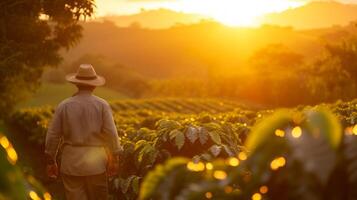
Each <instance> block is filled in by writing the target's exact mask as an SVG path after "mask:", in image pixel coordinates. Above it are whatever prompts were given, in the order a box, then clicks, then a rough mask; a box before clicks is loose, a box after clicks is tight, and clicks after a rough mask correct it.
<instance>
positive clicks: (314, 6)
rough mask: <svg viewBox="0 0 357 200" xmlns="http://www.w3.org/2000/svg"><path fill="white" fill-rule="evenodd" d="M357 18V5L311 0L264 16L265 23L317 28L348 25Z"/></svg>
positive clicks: (299, 27)
mask: <svg viewBox="0 0 357 200" xmlns="http://www.w3.org/2000/svg"><path fill="white" fill-rule="evenodd" d="M356 20H357V5H356V4H343V3H338V2H334V1H329V2H311V3H309V4H306V5H304V6H301V7H297V8H294V9H289V10H286V11H283V12H280V13H273V14H268V15H266V16H264V17H263V18H262V22H263V23H265V24H274V25H280V26H292V27H294V28H295V29H315V28H324V27H331V26H334V25H341V26H343V25H347V24H349V23H350V22H351V21H356Z"/></svg>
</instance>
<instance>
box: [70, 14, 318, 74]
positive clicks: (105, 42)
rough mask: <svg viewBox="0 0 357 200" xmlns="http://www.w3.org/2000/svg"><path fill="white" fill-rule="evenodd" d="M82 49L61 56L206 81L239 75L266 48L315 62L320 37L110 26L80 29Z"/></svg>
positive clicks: (199, 27)
mask: <svg viewBox="0 0 357 200" xmlns="http://www.w3.org/2000/svg"><path fill="white" fill-rule="evenodd" d="M83 27H84V32H83V35H84V37H83V38H82V40H81V42H80V44H79V45H78V46H76V47H75V48H73V49H71V50H69V52H67V53H65V54H64V56H65V61H66V63H71V62H73V61H76V60H77V59H79V58H80V57H81V56H83V55H86V54H97V55H103V56H105V57H106V58H107V59H110V60H112V61H113V62H115V63H120V64H121V65H123V66H126V67H128V68H130V69H133V70H134V71H135V72H137V73H140V74H143V75H144V76H146V77H149V78H150V77H154V78H170V77H184V78H185V77H207V76H209V75H210V74H211V75H216V74H217V73H218V71H221V72H222V73H226V72H227V69H229V73H234V72H239V69H241V67H243V66H244V64H245V61H246V60H247V59H248V58H249V57H250V56H251V55H252V54H253V53H254V52H255V51H257V50H258V49H260V48H263V47H265V46H266V45H268V44H273V43H281V44H284V45H286V46H288V47H289V48H291V49H292V50H293V51H295V52H298V53H301V54H304V55H306V56H307V57H308V58H313V56H314V55H316V54H318V52H319V51H321V49H322V45H321V43H320V39H319V36H316V35H310V34H305V33H302V32H298V31H294V30H293V29H291V28H284V27H275V26H264V27H261V28H231V27H227V26H224V25H221V24H218V23H216V22H208V21H206V22H201V23H199V24H192V25H184V26H176V27H172V28H169V29H160V30H150V29H142V28H120V27H117V26H116V25H115V24H114V23H112V22H109V21H105V22H90V23H86V24H84V25H83Z"/></svg>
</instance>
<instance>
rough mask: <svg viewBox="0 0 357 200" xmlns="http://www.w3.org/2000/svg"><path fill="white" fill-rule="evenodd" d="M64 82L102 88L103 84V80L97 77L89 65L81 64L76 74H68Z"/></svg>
mask: <svg viewBox="0 0 357 200" xmlns="http://www.w3.org/2000/svg"><path fill="white" fill-rule="evenodd" d="M66 80H67V81H68V82H70V83H73V84H81V85H90V86H102V85H104V84H105V79H104V78H103V77H101V76H98V75H97V73H96V72H95V70H94V68H93V66H92V65H90V64H81V65H80V66H79V68H78V71H77V73H72V74H68V75H67V76H66Z"/></svg>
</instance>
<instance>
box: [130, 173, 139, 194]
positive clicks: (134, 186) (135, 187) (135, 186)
mask: <svg viewBox="0 0 357 200" xmlns="http://www.w3.org/2000/svg"><path fill="white" fill-rule="evenodd" d="M139 179H140V177H138V176H135V178H134V179H133V180H132V182H131V188H132V189H133V192H134V193H135V194H138V193H139Z"/></svg>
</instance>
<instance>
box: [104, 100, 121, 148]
mask: <svg viewBox="0 0 357 200" xmlns="http://www.w3.org/2000/svg"><path fill="white" fill-rule="evenodd" d="M103 113H104V115H103V132H104V134H106V136H107V138H108V140H107V141H108V146H109V148H110V150H111V151H112V153H114V154H117V153H119V152H120V151H121V150H122V146H121V145H120V139H119V136H118V132H117V128H116V126H115V123H114V119H113V113H112V110H111V108H110V106H109V104H105V106H104V110H103Z"/></svg>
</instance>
